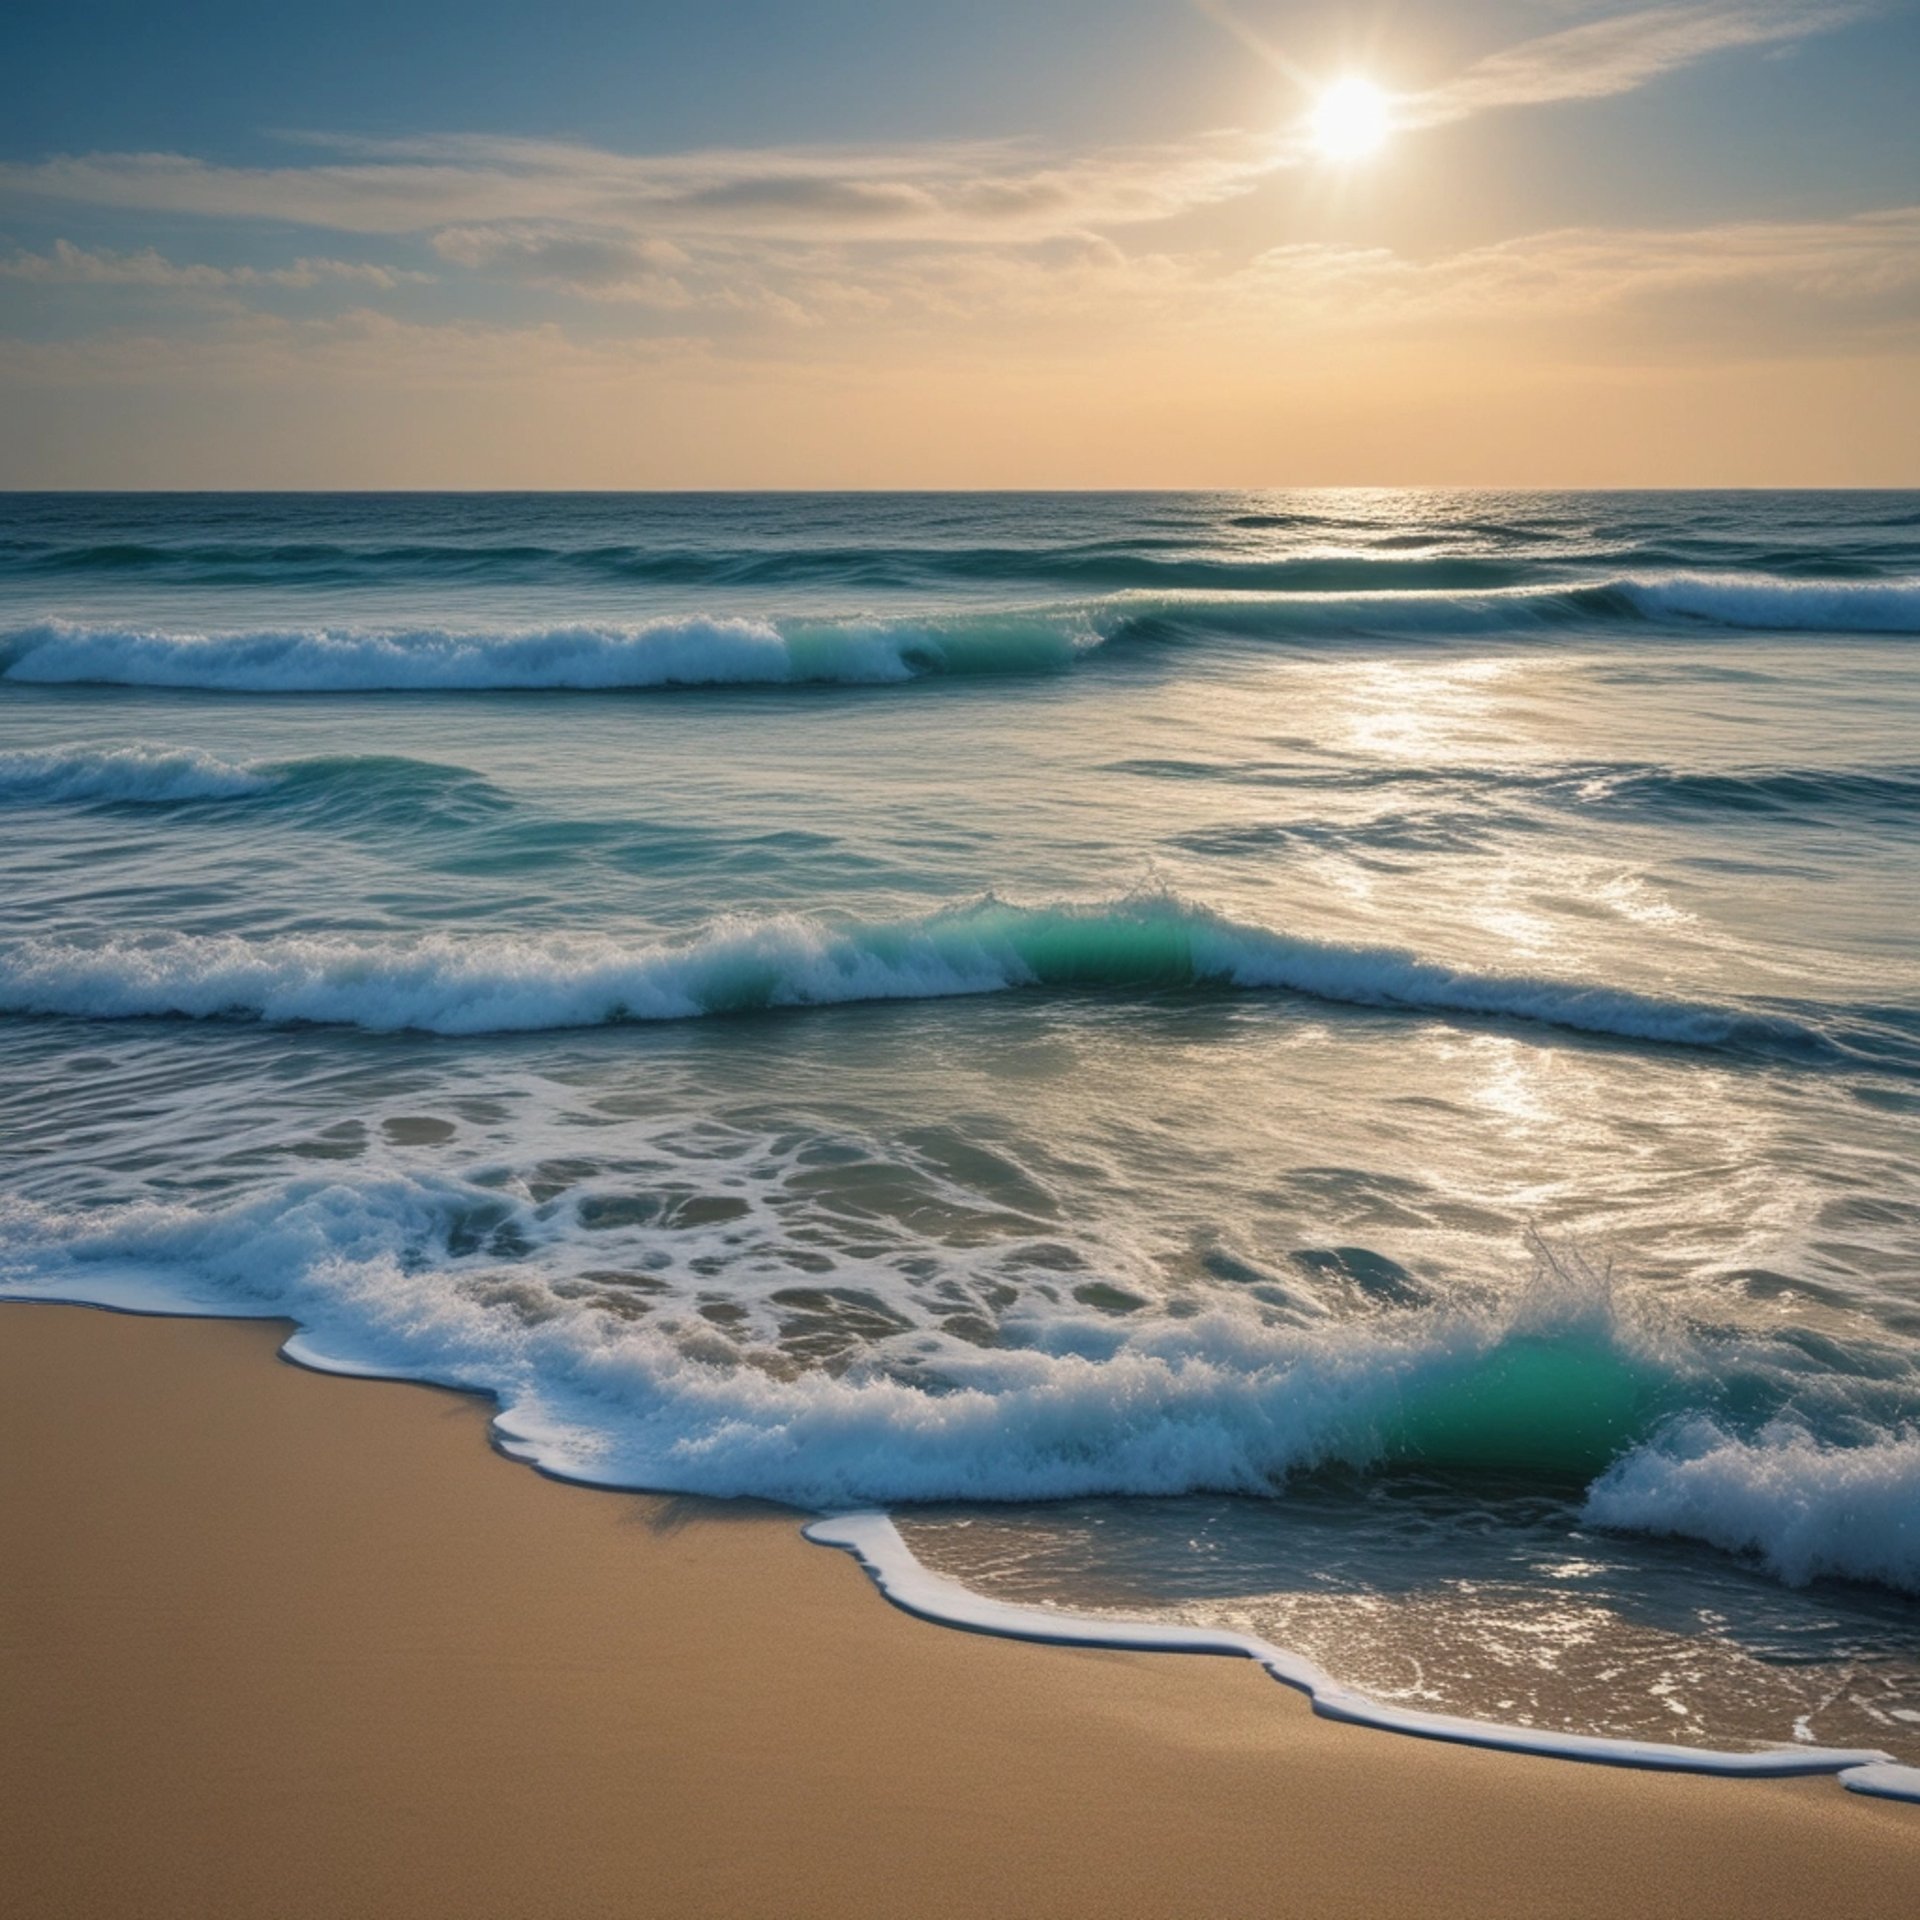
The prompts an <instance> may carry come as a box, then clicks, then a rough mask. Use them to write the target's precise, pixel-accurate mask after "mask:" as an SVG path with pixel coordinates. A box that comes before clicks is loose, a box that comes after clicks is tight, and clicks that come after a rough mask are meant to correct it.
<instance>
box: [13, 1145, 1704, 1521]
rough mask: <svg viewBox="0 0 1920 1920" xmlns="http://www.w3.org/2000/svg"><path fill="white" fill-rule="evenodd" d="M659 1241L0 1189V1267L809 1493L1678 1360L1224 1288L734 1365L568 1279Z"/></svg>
mask: <svg viewBox="0 0 1920 1920" xmlns="http://www.w3.org/2000/svg"><path fill="white" fill-rule="evenodd" d="M667 1248H671V1251H672V1255H673V1258H674V1260H675V1262H676V1265H677V1263H679V1262H697V1261H698V1260H699V1259H700V1258H701V1257H702V1256H703V1255H706V1256H711V1255H712V1254H714V1253H717V1252H721V1251H723V1248H722V1247H721V1246H719V1245H717V1244H714V1243H711V1242H703V1241H702V1240H701V1239H700V1237H699V1236H698V1235H697V1234H696V1235H694V1236H692V1238H691V1243H690V1241H689V1236H687V1235H686V1234H675V1233H672V1232H662V1231H661V1230H658V1229H652V1230H650V1229H648V1228H646V1227H644V1226H635V1227H631V1228H628V1229H626V1230H625V1231H624V1232H622V1231H610V1232H596V1233H592V1234H586V1233H582V1232H581V1230H580V1226H579V1221H578V1216H577V1212H576V1210H575V1208H573V1207H569V1206H565V1205H563V1206H560V1207H557V1208H556V1207H554V1206H552V1205H550V1204H546V1203H534V1202H532V1201H530V1200H528V1199H526V1198H521V1197H517V1196H515V1195H512V1194H510V1193H506V1192H503V1191H501V1190H499V1189H498V1188H497V1187H495V1186H493V1185H491V1184H488V1185H480V1184H476V1183H474V1182H472V1181H467V1180H462V1179H456V1178H451V1177H445V1176H441V1177H422V1176H417V1175H408V1174H403V1173H399V1172H392V1173H387V1174H383V1175H362V1176H360V1177H357V1178H354V1179H343V1180H326V1179H307V1180H296V1181H292V1182H289V1183H287V1184H285V1185H283V1186H280V1187H278V1188H276V1189H273V1190H270V1191H268V1192H265V1193H262V1194H258V1195H255V1196H253V1197H251V1198H247V1199H243V1200H239V1201H235V1202H232V1203H230V1204H228V1205H225V1206H222V1207H216V1208H197V1207H190V1206H180V1205H168V1204H133V1205H123V1206H118V1207H108V1208H100V1209H96V1210H91V1211H80V1212H58V1211H53V1210H49V1209H46V1208H44V1207H38V1206H34V1205H31V1204H28V1203H25V1202H20V1201H12V1202H6V1201H0V1292H12V1293H14V1294H17V1295H26V1296H37V1297H44V1298H64V1299H82V1300H99V1301H103V1302H106V1303H110V1304H116V1305H145V1306H149V1307H164V1306H168V1305H172V1306H175V1307H186V1308H191V1309H193V1310H197V1311H223V1312H233V1313H242V1314H252V1315H261V1314H282V1315H285V1316H286V1317H288V1318H290V1319H293V1320H295V1321H297V1322H298V1323H299V1324H300V1326H301V1328H302V1332H301V1333H300V1334H299V1335H298V1336H297V1337H296V1339H295V1340H294V1342H293V1344H292V1347H291V1348H290V1351H291V1352H293V1353H294V1355H295V1356H296V1357H298V1358H301V1359H305V1360H308V1361H311V1362H312V1363H314V1364H316V1365H320V1366H325V1367H330V1368H338V1369H343V1370H347V1371H352V1372H367V1373H379V1374H390V1375H395V1376H398V1377H403V1378H411V1379H419V1380H428V1381H435V1382H439V1383H441V1384H445V1385H453V1386H462V1387H471V1388H474V1389H476V1390H482V1391H485V1392H488V1393H491V1394H493V1395H495V1396H496V1397H497V1399H498V1400H499V1402H500V1412H499V1415H498V1425H499V1430H500V1433H501V1435H502V1436H503V1439H504V1442H505V1444H506V1445H507V1447H508V1450H509V1451H512V1452H515V1453H517V1454H519V1455H521V1456H523V1457H526V1458H528V1459H531V1460H535V1461H537V1462H539V1463H540V1464H541V1465H543V1466H545V1467H547V1468H549V1469H550V1470H552V1471H555V1472H559V1473H564V1474H567V1475H570V1476H572V1477H575V1478H580V1479H585V1480H592V1481H596V1482H601V1483H605V1484H611V1485H621V1486H645V1487H654V1488H661V1489H670V1490H674V1491H679V1492H686V1493H703V1494H713V1495H722V1496H732V1495H757V1496H760V1497H764V1498H770V1499H780V1500H787V1501H790V1502H792V1503H794V1504H796V1505H801V1506H809V1507H815V1508H823V1507H826V1508H830V1507H837V1506H844V1505H847V1504H850V1503H857V1502H865V1501H873V1500H884V1501H899V1500H944V1499H1026V1500H1031V1499H1051V1498H1063V1497H1070V1496H1076V1495H1088V1494H1112V1493H1145V1494H1177V1493H1183V1492H1189V1491H1194V1490H1214V1491H1225V1492H1237V1493H1256V1494H1257V1493H1264V1492H1269V1491H1271V1490H1272V1488H1273V1487H1274V1485H1275V1484H1276V1482H1277V1481H1278V1480H1279V1479H1281V1478H1283V1477H1284V1476H1285V1475H1286V1474H1288V1473H1290V1472H1293V1471H1295V1470H1297V1469H1300V1468H1304V1467H1310V1466H1313V1465H1316V1464H1320V1463H1323V1462H1327V1461H1333V1460H1342V1461H1347V1462H1349V1463H1353V1464H1363V1463H1366V1462H1368V1461H1371V1460H1374V1459H1377V1458H1383V1457H1395V1456H1399V1455H1403V1454H1406V1453H1408V1452H1413V1453H1418V1454H1420V1455H1421V1456H1422V1457H1432V1458H1436V1459H1448V1460H1457V1459H1461V1458H1470V1457H1479V1456H1480V1455H1482V1454H1492V1455H1495V1456H1499V1455H1503V1454H1508V1453H1511V1452H1512V1450H1513V1449H1514V1447H1515V1446H1516V1444H1524V1446H1525V1447H1526V1448H1527V1449H1528V1450H1529V1457H1535V1458H1538V1457H1543V1456H1545V1455H1548V1454H1551V1453H1552V1452H1553V1451H1554V1450H1555V1449H1556V1448H1559V1449H1562V1450H1564V1449H1566V1448H1572V1449H1573V1450H1574V1451H1576V1452H1585V1453H1586V1454H1587V1455H1588V1456H1589V1457H1590V1458H1592V1459H1593V1461H1594V1464H1595V1465H1596V1466H1597V1465H1598V1464H1599V1463H1600V1462H1601V1461H1603V1460H1604V1458H1605V1457H1606V1455H1607V1453H1608V1451H1609V1450H1610V1449H1611V1448H1612V1447H1613V1446H1615V1445H1617V1444H1618V1442H1619V1440H1620V1437H1621V1435H1622V1433H1623V1432H1625V1431H1627V1430H1629V1429H1630V1428H1631V1426H1632V1424H1633V1422H1634V1421H1635V1420H1636V1419H1638V1418H1640V1417H1641V1416H1640V1415H1639V1413H1638V1412H1637V1411H1636V1410H1637V1409H1638V1408H1639V1407H1640V1405H1641V1402H1642V1400H1643V1399H1644V1398H1645V1397H1646V1396H1648V1395H1653V1396H1656V1397H1657V1396H1658V1394H1660V1393H1661V1392H1663V1391H1664V1390H1666V1388H1668V1387H1670V1386H1672V1385H1673V1384H1674V1383H1675V1382H1677V1381H1679V1380H1681V1379H1683V1378H1684V1377H1686V1375H1687V1373H1688V1370H1689V1368H1690V1366H1691V1364H1692V1363H1691V1360H1690V1358H1689V1356H1688V1353H1687V1352H1686V1350H1685V1349H1684V1347H1680V1346H1674V1345H1672V1344H1671V1343H1669V1344H1667V1345H1665V1346H1663V1345H1662V1344H1661V1338H1660V1336H1658V1335H1656V1334H1653V1333H1651V1332H1649V1331H1647V1330H1643V1329H1640V1328H1638V1327H1637V1326H1634V1325H1631V1324H1624V1323H1620V1322H1618V1321H1617V1320H1616V1318H1615V1317H1614V1315H1613V1313H1612V1310H1611V1308H1610V1306H1609V1304H1608V1303H1607V1302H1606V1301H1605V1300H1595V1299H1591V1298H1587V1297H1576V1298H1564V1297H1561V1296H1560V1295H1558V1294H1555V1293H1547V1294H1535V1295H1531V1296H1529V1297H1528V1298H1526V1299H1525V1300H1523V1301H1522V1302H1521V1303H1520V1304H1519V1305H1518V1306H1517V1307H1510V1308H1508V1309H1507V1310H1505V1311H1495V1310H1492V1309H1488V1308H1476V1307H1470V1306H1465V1305H1463V1306H1459V1307H1457V1308H1437V1309H1434V1310H1431V1311H1427V1312H1422V1313H1412V1314H1407V1315H1402V1316H1388V1317H1383V1318H1378V1319H1374V1318H1369V1319H1365V1320H1357V1321H1353V1322H1343V1323H1325V1324H1319V1325H1315V1326H1313V1327H1310V1328H1301V1327H1290V1326H1285V1325H1274V1324H1271V1323H1270V1322H1269V1320H1268V1319H1267V1318H1265V1317H1263V1316H1262V1315H1261V1313H1260V1312H1259V1310H1258V1308H1257V1307H1256V1306H1252V1305H1249V1304H1247V1303H1245V1302H1242V1301H1238V1300H1235V1299H1224V1300H1222V1301H1221V1302H1219V1303H1217V1304H1216V1305H1215V1307H1214V1308H1212V1309H1211V1310H1209V1311H1207V1312H1205V1313H1202V1314H1199V1315H1196V1316H1195V1317H1193V1318H1190V1319H1166V1318H1160V1317H1155V1318H1152V1319H1148V1320H1143V1321H1141V1322H1138V1323H1135V1324H1132V1325H1127V1326H1116V1324H1115V1323H1114V1322H1113V1321H1112V1320H1111V1319H1110V1318H1105V1317H1103V1316H1101V1315H1099V1314H1098V1313H1096V1312H1093V1311H1091V1310H1087V1309H1081V1308H1078V1307H1073V1306H1062V1305H1046V1304H1044V1303H1036V1305H1035V1307H1034V1309H1033V1310H1032V1311H1029V1312H1018V1311H1016V1312H1013V1313H1010V1314H1009V1315H1008V1317H1007V1318H1006V1319H1005V1320H1003V1323H1002V1327H1001V1340H1000V1343H999V1344H998V1345H995V1346H993V1347H987V1348H981V1347H977V1346H974V1345H972V1344H970V1343H968V1342H966V1341H963V1340H959V1339H955V1338H953V1337H952V1336H949V1335H945V1334H942V1333H941V1332H939V1331H938V1330H937V1329H936V1328H934V1327H932V1326H929V1325H924V1324H923V1325H920V1326H912V1325H908V1326H907V1327H905V1329H904V1330H903V1331H902V1332H901V1333H900V1334H898V1335H897V1336H895V1337H892V1338H890V1339H886V1340H882V1341H879V1342H875V1343H873V1344H871V1345H870V1346H869V1347H868V1348H867V1350H866V1351H865V1353H864V1355H863V1357H861V1358H860V1359H858V1360H857V1361H856V1362H855V1363H854V1364H853V1365H850V1366H849V1367H847V1368H846V1369H845V1370H843V1371H837V1372H829V1371H827V1370H825V1369H823V1368H819V1367H810V1368H802V1369H799V1370H795V1369H794V1368H792V1367H790V1366H788V1367H780V1366H774V1367H766V1368H763V1367H760V1366H755V1365H750V1364H743V1356H742V1354H741V1352H740V1350H739V1349H737V1348H735V1347H732V1346H731V1345H730V1344H729V1343H727V1342H724V1341H719V1340H717V1339H716V1337H715V1336H714V1334H713V1329H712V1327H711V1326H710V1325H709V1324H708V1323H707V1322H705V1321H704V1320H703V1319H702V1318H701V1317H700V1316H699V1314H698V1311H697V1299H698V1292H699V1290H698V1288H697V1286H690V1287H689V1288H687V1289H686V1290H685V1291H684V1293H676V1294H672V1295H671V1296H670V1298H669V1299H668V1301H667V1303H666V1304H664V1305H661V1304H660V1303H659V1296H658V1295H650V1296H647V1297H648V1298H649V1299H650V1300H652V1301H653V1302H654V1303H655V1304H656V1306H657V1308H658V1310H657V1311H656V1312H655V1313H653V1314H652V1316H651V1317H649V1318H647V1319H644V1320H635V1319H634V1318H632V1317H631V1316H629V1315H623V1314H622V1313H620V1312H619V1311H617V1310H614V1311H607V1310H604V1309H605V1308H606V1307H607V1306H608V1305H610V1304H612V1302H611V1301H610V1299H609V1296H608V1295H607V1293H606V1292H605V1291H604V1288H603V1289H601V1290H599V1291H597V1292H591V1291H587V1290H583V1289H582V1288H581V1287H580V1286H579V1285H577V1284H576V1283H577V1282H578V1281H581V1280H584V1279H587V1278H589V1277H590V1274H598V1275H602V1276H604V1274H605V1273H606V1272H607V1271H608V1268H609V1265H610V1264H611V1265H614V1266H616V1267H617V1265H618V1264H619V1263H620V1262H622V1261H626V1262H628V1263H630V1264H631V1265H633V1266H635V1267H639V1268H645V1267H646V1266H647V1262H646V1257H645V1256H646V1255H647V1253H649V1252H652V1251H657V1250H663V1249H667ZM858 1278H859V1269H858V1263H857V1262H852V1263H843V1266H842V1282H843V1284H846V1283H848V1282H849V1281H850V1280H851V1281H852V1282H855V1283H857V1280H858ZM869 1278H870V1284H872V1285H873V1286H874V1287H875V1288H876V1289H879V1288H884V1287H885V1285H886V1277H885V1276H884V1274H881V1273H875V1274H874V1275H872V1276H870V1277H869ZM1569 1395H1571V1396H1572V1398H1571V1401H1569V1399H1568V1396H1569ZM1542 1407H1546V1408H1548V1409H1557V1410H1563V1411H1564V1413H1565V1418H1564V1421H1563V1423H1562V1424H1563V1429H1564V1430H1563V1431H1562V1432H1561V1433H1559V1434H1557V1435H1543V1434H1541V1433H1539V1432H1537V1431H1535V1432H1525V1431H1523V1430H1524V1429H1525V1428H1527V1426H1528V1425H1529V1422H1530V1421H1531V1419H1532V1415H1533V1412H1534V1411H1537V1410H1538V1409H1540V1408H1542Z"/></svg>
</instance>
